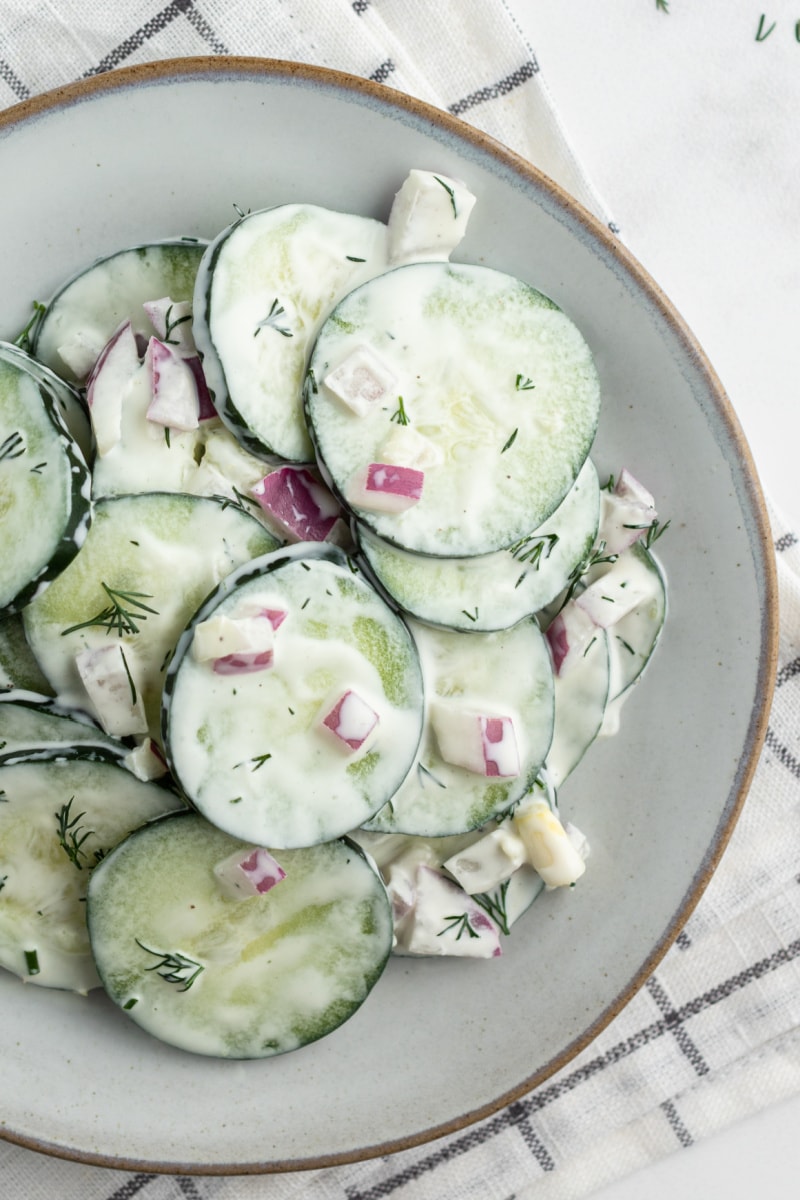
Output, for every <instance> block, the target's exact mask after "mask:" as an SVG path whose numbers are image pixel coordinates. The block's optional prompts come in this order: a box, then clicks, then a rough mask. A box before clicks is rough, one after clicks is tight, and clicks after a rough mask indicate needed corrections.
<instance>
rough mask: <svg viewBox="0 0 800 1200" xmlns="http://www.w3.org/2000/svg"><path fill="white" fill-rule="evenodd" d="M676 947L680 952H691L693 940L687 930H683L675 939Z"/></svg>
mask: <svg viewBox="0 0 800 1200" xmlns="http://www.w3.org/2000/svg"><path fill="white" fill-rule="evenodd" d="M675 945H676V946H677V947H678V949H679V950H689V949H690V948H691V945H692V939H691V938H690V937H689V935H688V933H687V932H686V930H685V929H682V930H681V931H680V933H679V934H678V936H677V937H676V938H675Z"/></svg>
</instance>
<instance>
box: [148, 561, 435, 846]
mask: <svg viewBox="0 0 800 1200" xmlns="http://www.w3.org/2000/svg"><path fill="white" fill-rule="evenodd" d="M353 567H354V564H352V563H349V562H348V560H347V559H346V558H345V556H344V555H343V554H342V553H341V551H339V550H337V549H336V548H335V547H332V546H328V547H325V546H316V545H311V544H309V543H301V544H300V545H298V546H296V547H292V548H290V549H284V550H280V551H278V552H276V553H275V554H271V555H267V556H265V557H264V558H262V559H261V560H259V561H258V562H256V563H252V564H249V565H248V566H246V567H244V568H243V569H242V571H240V572H237V573H236V574H234V575H232V576H231V577H230V578H229V579H227V580H225V581H224V583H223V584H222V586H221V587H220V588H219V589H218V591H217V592H216V593H215V594H214V595H213V596H211V597H210V598H209V601H208V603H207V604H205V605H204V606H203V607H202V608H201V610H200V612H199V613H198V614H197V616H196V617H195V618H194V620H193V621H192V623H191V625H190V626H189V628H188V629H187V631H186V634H185V635H184V636H183V637H182V638H181V641H180V643H179V645H178V648H177V651H176V654H175V658H174V660H173V662H172V664H171V665H170V668H169V672H168V674H167V679H166V683H165V687H164V745H165V748H166V751H167V759H168V762H169V765H170V768H171V770H172V772H173V774H174V775H175V778H176V779H177V780H178V782H179V784H180V786H181V787H182V789H183V790H184V792H185V794H186V795H187V796H188V798H189V799H190V801H191V803H192V804H194V805H195V806H196V807H197V808H198V809H199V810H200V811H201V812H202V813H204V815H205V816H206V817H207V818H208V819H209V820H210V821H212V822H213V823H214V824H215V825H217V826H219V828H221V829H225V830H226V831H227V832H229V833H230V834H232V835H233V836H235V837H241V838H246V839H247V840H248V841H252V842H254V843H255V844H257V845H263V846H283V847H291V848H294V847H297V846H309V845H313V844H315V843H317V842H322V841H326V840H328V839H331V838H334V837H338V836H340V835H341V834H343V833H346V832H347V831H348V830H350V829H354V828H355V827H356V826H358V825H360V824H361V823H362V822H363V821H366V820H367V819H368V818H369V817H370V816H372V814H373V813H375V812H376V811H377V810H378V809H379V808H381V806H382V805H384V804H385V802H386V801H387V799H388V798H389V797H390V796H391V795H392V794H393V792H394V791H395V789H396V788H397V787H398V786H399V784H400V783H401V781H402V780H403V778H404V776H405V774H406V772H407V771H408V769H409V767H410V766H411V763H412V762H413V760H414V754H415V752H416V749H417V744H418V742H419V737H420V732H421V728H422V708H423V698H422V696H423V693H422V677H421V674H420V667H419V661H418V658H417V654H416V649H415V646H414V642H413V640H412V638H411V636H410V634H409V632H408V630H407V628H406V626H405V625H404V624H403V622H402V621H401V620H400V618H399V617H397V616H396V615H395V614H394V613H393V612H392V611H391V610H390V609H389V608H388V607H387V606H386V605H385V604H384V602H383V601H382V600H381V599H380V597H379V596H378V595H377V593H376V592H375V591H374V590H373V589H372V588H371V587H370V586H369V585H368V584H367V583H366V581H365V580H364V579H363V578H362V577H361V575H360V574H359V573H358V572H357V571H354V569H353ZM267 612H270V613H273V614H280V620H279V623H278V624H276V627H275V634H274V657H273V660H272V663H271V665H269V666H268V667H266V668H265V669H260V670H251V671H250V672H247V673H242V672H238V673H234V674H222V673H219V671H218V670H216V669H215V666H214V661H213V660H208V659H204V660H202V661H198V658H197V657H196V655H197V650H196V645H197V643H196V631H197V629H198V627H199V626H201V625H202V624H203V623H204V622H206V621H208V620H209V618H211V617H215V618H218V617H228V618H231V619H232V620H236V619H237V618H238V617H239V616H240V615H242V614H249V613H267ZM351 694H353V695H355V697H356V698H357V702H363V703H364V704H365V705H366V711H367V712H368V713H369V714H371V715H372V716H371V719H372V718H374V717H377V721H376V723H375V724H374V728H373V729H372V730H371V733H370V736H369V737H368V738H367V740H365V741H364V742H363V744H362V745H360V746H357V747H356V746H351V745H346V744H345V743H344V742H343V741H342V739H341V738H340V737H337V736H336V735H335V734H334V733H333V732H331V730H330V729H328V728H325V727H324V721H325V718H326V716H327V715H328V714H329V713H331V712H332V711H334V710H335V709H336V706H337V704H338V703H339V701H340V700H341V698H342V697H343V696H346V695H351ZM353 740H354V741H355V740H357V739H356V738H354V739H353Z"/></svg>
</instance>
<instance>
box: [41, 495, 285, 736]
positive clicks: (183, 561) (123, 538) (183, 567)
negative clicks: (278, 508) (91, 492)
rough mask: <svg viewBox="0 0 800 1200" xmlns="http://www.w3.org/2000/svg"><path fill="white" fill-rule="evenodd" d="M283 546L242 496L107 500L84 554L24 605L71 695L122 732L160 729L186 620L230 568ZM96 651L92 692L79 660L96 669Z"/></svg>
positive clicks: (62, 688) (65, 699) (56, 683)
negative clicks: (236, 499) (238, 501)
mask: <svg viewBox="0 0 800 1200" xmlns="http://www.w3.org/2000/svg"><path fill="white" fill-rule="evenodd" d="M274 547H275V541H274V539H273V538H271V537H270V535H269V534H268V533H267V531H266V530H265V529H264V528H263V526H261V525H260V524H259V523H258V522H256V521H255V520H254V519H253V518H252V517H251V516H249V515H248V514H247V513H245V512H243V511H242V510H241V509H240V508H237V507H236V506H235V505H233V504H229V505H225V504H224V503H223V502H220V501H217V500H213V499H208V498H201V497H195V496H187V495H180V494H167V493H158V492H155V493H150V494H142V495H134V496H120V497H117V498H116V499H112V500H103V501H101V502H99V503H98V504H97V505H96V506H95V510H94V520H93V522H92V526H91V529H90V533H89V536H88V537H87V539H86V542H85V544H84V546H83V548H82V550H81V552H80V554H78V555H77V556H76V558H75V559H73V561H72V563H71V564H70V567H69V568H68V569H67V570H66V571H64V572H63V573H62V574H61V575H60V576H59V578H58V579H57V580H56V581H55V582H54V583H53V584H52V585H51V587H50V588H48V590H47V591H46V592H45V593H44V594H43V595H42V596H40V597H39V598H38V599H37V600H35V601H34V602H33V603H32V604H30V605H28V607H27V608H26V609H25V614H24V622H25V631H26V634H27V637H28V641H29V643H30V645H31V647H32V649H33V651H34V653H35V654H36V657H37V659H38V660H39V663H40V665H41V667H42V670H43V671H44V673H45V675H46V676H47V678H48V679H49V680H50V683H51V684H52V686H53V688H54V689H55V691H56V693H57V694H58V696H59V698H60V699H61V701H62V703H64V704H66V705H71V706H72V707H74V708H78V709H83V710H85V711H87V712H89V713H90V714H91V715H92V716H94V717H95V718H96V719H97V720H99V722H100V723H101V725H103V726H104V728H106V729H107V731H108V732H113V733H115V734H117V735H119V736H124V735H126V734H132V735H135V734H145V733H147V732H149V733H150V734H151V735H152V736H154V737H158V736H159V733H160V718H161V690H162V686H163V682H164V674H165V672H166V669H167V663H168V661H169V658H170V657H171V655H172V652H173V650H174V647H175V643H176V641H177V638H178V636H179V634H180V632H181V631H182V629H183V627H184V625H185V624H186V621H187V620H188V619H189V617H190V616H191V614H192V613H193V612H194V610H195V609H196V608H197V606H198V604H199V603H200V602H201V601H202V600H203V599H204V598H205V596H206V595H207V594H208V592H209V591H210V590H211V589H212V588H213V587H214V586H216V584H217V583H219V581H220V580H221V579H223V578H224V577H225V576H226V575H227V574H229V572H230V571H231V570H233V569H234V568H235V567H238V566H240V565H241V564H242V563H244V562H248V561H249V560H250V559H252V558H254V557H256V556H257V555H259V554H263V553H265V552H266V551H268V550H271V549H273V548H274ZM198 548H202V553H198ZM92 652H95V653H96V654H97V655H98V656H100V655H103V657H104V659H105V660H107V661H105V662H103V661H102V660H98V664H99V668H101V669H100V674H99V688H98V689H95V690H94V692H93V693H92V692H90V691H87V687H86V682H85V681H86V678H87V675H86V674H85V672H84V673H82V671H81V669H80V668H81V667H82V666H83V667H85V668H86V671H91V668H92V660H91V658H90V657H87V656H90V655H91V654H92ZM95 676H96V673H95ZM129 677H130V678H129ZM104 678H105V679H107V680H108V681H109V685H110V686H109V687H108V688H105V698H104V696H103V691H104V688H103V679H104ZM115 684H117V685H118V687H117V688H116V691H115V696H116V699H118V700H119V704H117V703H116V702H115V699H114V696H110V695H109V692H110V691H111V690H112V688H113V687H114V686H115ZM126 695H127V697H128V708H127V709H125V697H126ZM92 696H94V698H92ZM118 713H119V714H120V719H121V721H122V722H123V724H122V726H121V725H120V724H119V723H118V722H117V716H118ZM112 722H113V725H112V724H111V723H112ZM125 726H127V727H125Z"/></svg>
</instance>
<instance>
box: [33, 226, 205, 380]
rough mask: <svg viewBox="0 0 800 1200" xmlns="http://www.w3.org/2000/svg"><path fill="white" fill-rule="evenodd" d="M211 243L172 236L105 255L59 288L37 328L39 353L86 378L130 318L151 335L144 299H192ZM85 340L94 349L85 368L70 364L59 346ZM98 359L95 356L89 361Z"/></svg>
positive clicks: (66, 374)
mask: <svg viewBox="0 0 800 1200" xmlns="http://www.w3.org/2000/svg"><path fill="white" fill-rule="evenodd" d="M204 250H205V243H204V242H199V241H198V239H197V238H168V239H165V240H164V241H160V242H151V243H149V244H146V245H141V246H133V247H130V248H129V249H125V250H120V251H118V252H117V253H115V254H111V255H109V256H107V257H104V258H100V259H98V260H97V261H96V262H94V263H92V265H91V266H89V267H87V268H85V269H84V270H81V271H80V272H79V273H78V274H77V275H74V276H73V277H72V278H71V279H69V280H67V282H66V283H64V284H63V285H62V287H60V288H59V290H58V291H57V292H56V294H55V295H54V296H53V298H52V299H51V300H50V302H49V303H48V305H47V306H46V309H45V312H44V314H43V316H42V319H41V321H40V322H39V323H38V325H37V326H36V328H35V330H34V334H33V353H34V355H35V356H36V358H37V359H39V361H40V362H43V363H44V364H45V366H47V367H50V369H51V370H53V371H55V372H56V374H57V375H60V376H62V378H64V379H66V380H67V381H68V382H70V383H75V382H78V383H81V382H83V380H84V379H85V378H86V375H87V374H88V372H89V369H90V367H91V366H92V365H93V358H92V355H93V356H94V358H96V357H97V355H99V353H100V351H101V350H102V348H103V347H104V346H105V344H106V342H108V340H109V338H110V337H111V335H112V334H113V333H114V331H115V329H116V328H117V327H118V326H119V325H120V323H121V322H122V321H125V320H129V321H130V322H131V324H132V326H133V329H134V332H135V333H141V334H143V335H145V336H146V337H149V336H150V335H151V334H153V333H154V329H153V326H152V325H151V323H150V320H149V318H148V316H147V314H146V313H145V311H144V309H143V308H142V305H143V304H144V303H145V302H146V301H148V300H159V299H161V298H162V297H164V296H169V297H170V298H171V299H172V300H174V301H176V302H182V301H188V300H191V299H192V295H193V292H194V281H195V276H196V274H197V268H198V267H199V265H200V260H201V258H202V256H203V252H204ZM76 340H77V341H80V342H81V344H83V345H85V346H86V347H87V350H88V359H87V367H86V370H85V371H78V372H76V371H75V370H73V369H72V368H70V367H69V366H68V364H67V363H66V362H65V360H64V358H63V357H62V355H61V353H60V352H59V347H63V346H65V345H70V344H71V343H72V342H74V341H76ZM89 360H92V361H89Z"/></svg>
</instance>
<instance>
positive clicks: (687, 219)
mask: <svg viewBox="0 0 800 1200" xmlns="http://www.w3.org/2000/svg"><path fill="white" fill-rule="evenodd" d="M508 4H509V8H510V9H511V11H512V12H513V13H514V14H515V15H516V17H517V20H518V22H519V24H520V25H521V27H522V28H523V31H524V32H525V33H526V35H527V37H528V40H529V41H530V42H531V44H532V46H533V48H534V51H535V54H536V57H537V60H538V62H539V64H540V67H541V69H542V75H543V78H544V79H545V80H546V82H547V85H548V88H549V91H550V93H551V95H552V97H553V99H554V102H555V105H556V108H557V110H558V112H559V114H560V117H561V119H562V122H563V125H564V128H565V131H566V133H567V136H568V138H569V140H570V142H571V144H572V146H573V148H574V150H575V152H576V155H577V157H578V159H579V161H580V162H581V163H582V164H583V167H584V169H585V171H586V173H587V175H588V177H589V178H590V180H592V181H593V183H594V185H595V187H596V189H597V191H598V192H599V193H600V195H601V196H602V198H603V200H604V202H605V204H606V206H607V208H608V210H609V211H610V213H611V216H612V217H613V219H614V221H615V222H616V223H617V224H618V225H619V227H620V229H621V231H622V236H623V237H624V240H625V241H626V243H627V245H628V247H629V248H630V249H631V250H632V251H633V253H634V254H635V255H636V256H637V257H638V258H639V260H640V261H641V262H642V264H643V265H644V266H645V267H646V269H647V270H648V271H649V272H650V274H651V275H652V276H653V277H654V278H655V280H656V282H657V283H658V284H659V285H660V286H661V287H662V288H663V290H664V291H665V292H666V294H667V295H668V296H669V297H670V299H671V300H672V302H673V303H674V304H675V306H676V307H677V308H678V310H679V311H680V312H681V313H682V315H683V317H684V318H685V319H686V321H687V322H688V323H689V325H690V327H691V328H692V329H693V331H694V333H695V336H696V337H697V338H698V340H699V342H700V344H701V345H702V346H703V348H704V350H705V351H706V353H707V354H708V356H709V358H710V359H711V362H712V364H713V365H714V367H715V369H716V371H717V374H718V375H719V376H720V378H721V381H722V383H723V386H724V387H725V389H726V390H727V393H728V395H729V397H730V400H731V403H732V404H733V407H734V409H735V410H736V412H737V414H738V416H739V419H740V421H741V423H742V426H743V428H744V432H745V435H746V437H747V439H748V441H749V443H750V447H751V450H752V452H753V455H754V457H755V462H756V467H757V469H758V472H759V475H760V478H761V482H762V486H763V487H764V490H765V492H766V493H767V495H768V496H769V498H770V499H771V500H772V501H773V502H774V503H775V504H776V505H777V506H778V507H779V508H780V509H781V510H782V511H783V513H784V514H785V515H786V516H787V517H788V518H789V520H790V521H792V522H793V523H795V524H796V525H797V524H800V488H798V471H797V463H796V458H797V449H796V448H797V446H798V445H799V444H800V403H799V402H798V391H799V390H800V387H799V385H798V378H799V376H800V372H799V371H798V350H800V142H798V138H797V123H796V122H797V114H798V113H800V40H798V39H800V28H798V29H797V31H796V24H797V22H798V21H799V20H800V3H796V2H795V3H794V4H792V3H790V2H789V0H771V3H770V4H769V5H767V6H765V4H764V3H763V0H759V2H758V3H756V2H755V0H754V2H753V3H750V0H737V2H736V3H735V4H732V3H730V2H729V0H702V3H698V0H670V2H669V11H668V12H667V13H664V12H661V11H659V10H658V9H657V7H656V3H655V0H614V3H598V0H508ZM762 12H764V14H765V18H766V24H765V26H764V29H768V28H769V26H770V25H772V23H773V22H774V23H775V27H774V29H773V30H772V32H771V33H770V34H769V36H768V37H766V38H765V39H764V40H762V41H757V40H756V32H757V30H758V28H759V20H760V18H761V14H762ZM798 1130H800V1097H798V1098H797V1099H796V1100H792V1101H788V1102H785V1103H783V1104H780V1105H775V1106H773V1107H772V1108H769V1109H767V1110H766V1111H764V1112H761V1113H759V1114H757V1115H755V1116H754V1117H751V1118H749V1119H748V1120H746V1121H743V1122H739V1123H737V1124H735V1125H733V1126H731V1127H729V1128H728V1129H727V1130H725V1131H723V1132H722V1133H720V1134H717V1135H716V1136H715V1137H712V1138H710V1139H708V1140H707V1141H705V1142H702V1143H700V1144H699V1145H695V1146H693V1147H691V1148H690V1149H689V1150H686V1151H681V1152H679V1153H677V1152H676V1154H674V1155H673V1156H671V1157H670V1158H667V1159H665V1160H662V1161H661V1162H659V1163H657V1164H655V1165H654V1166H652V1167H649V1168H646V1169H645V1170H643V1171H640V1172H637V1173H636V1174H635V1175H632V1176H629V1177H628V1178H626V1179H623V1180H621V1181H620V1182H619V1183H617V1184H614V1185H612V1186H609V1187H606V1188H603V1189H601V1190H599V1191H597V1192H596V1193H595V1197H596V1200H634V1198H636V1200H641V1198H642V1197H646V1198H647V1200H667V1198H668V1197H669V1198H670V1200H674V1197H675V1196H682V1197H687V1198H688V1200H693V1198H694V1197H700V1196H722V1195H724V1196H725V1197H726V1200H745V1198H747V1200H751V1197H752V1195H753V1189H754V1188H757V1189H759V1191H760V1192H762V1193H764V1192H768V1193H771V1194H773V1195H776V1196H779V1197H783V1196H787V1197H788V1196H794V1195H797V1194H798V1184H797V1179H798V1176H799V1175H800V1137H799V1136H798Z"/></svg>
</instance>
